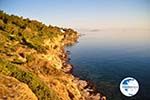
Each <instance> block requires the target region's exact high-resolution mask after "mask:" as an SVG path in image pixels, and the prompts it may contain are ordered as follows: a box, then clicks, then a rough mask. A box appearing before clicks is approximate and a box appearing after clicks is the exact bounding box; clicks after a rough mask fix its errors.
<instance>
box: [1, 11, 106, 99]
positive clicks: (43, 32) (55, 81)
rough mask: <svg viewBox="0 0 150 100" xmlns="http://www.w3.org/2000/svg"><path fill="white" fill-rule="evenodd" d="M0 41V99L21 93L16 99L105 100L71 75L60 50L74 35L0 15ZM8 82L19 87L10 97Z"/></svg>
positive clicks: (65, 56) (85, 83)
mask: <svg viewBox="0 0 150 100" xmlns="http://www.w3.org/2000/svg"><path fill="white" fill-rule="evenodd" d="M0 37H1V38H0V78H1V79H2V80H3V81H0V90H1V91H0V99H4V98H7V99H12V100H15V99H16V98H15V97H16V95H17V93H22V95H17V98H21V97H23V98H22V100H27V99H30V100H37V99H38V100H106V97H104V96H102V95H101V94H100V93H95V91H94V90H93V89H92V88H91V87H89V86H88V82H86V81H84V80H80V79H79V78H76V77H74V76H73V75H72V74H71V72H72V67H73V66H72V65H71V64H70V63H69V61H68V60H69V58H68V54H67V52H66V51H65V49H64V48H65V46H68V45H72V44H74V43H76V42H77V39H78V38H79V34H78V33H77V32H76V31H74V30H72V29H66V28H59V27H56V26H51V25H49V26H46V25H44V24H43V23H41V22H38V21H36V20H29V19H28V18H27V19H23V18H22V17H18V16H15V15H8V14H6V13H4V12H3V11H0ZM8 79H11V80H12V82H13V84H16V86H17V85H19V84H21V85H20V86H18V88H16V89H15V90H12V89H13V88H9V90H10V91H16V92H14V95H13V96H10V95H11V92H9V91H7V88H8V87H9V86H8V87H6V86H5V85H6V82H5V81H8ZM7 84H8V83H7ZM23 90H26V92H23ZM1 94H2V95H1ZM16 100H17V99H16Z"/></svg>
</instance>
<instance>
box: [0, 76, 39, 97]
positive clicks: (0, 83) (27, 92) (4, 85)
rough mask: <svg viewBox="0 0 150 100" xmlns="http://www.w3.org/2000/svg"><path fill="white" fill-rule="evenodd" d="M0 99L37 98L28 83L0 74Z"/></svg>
mask: <svg viewBox="0 0 150 100" xmlns="http://www.w3.org/2000/svg"><path fill="white" fill-rule="evenodd" d="M0 100H38V99H37V97H36V95H35V94H34V93H33V92H32V91H31V89H30V88H29V87H28V85H26V84H24V83H22V82H20V81H18V80H17V79H15V78H13V77H9V76H5V75H2V74H0Z"/></svg>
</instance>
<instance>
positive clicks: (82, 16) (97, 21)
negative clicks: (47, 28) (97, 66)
mask: <svg viewBox="0 0 150 100" xmlns="http://www.w3.org/2000/svg"><path fill="white" fill-rule="evenodd" d="M0 9H1V10H3V11H5V12H6V13H8V14H15V15H19V16H23V17H25V18H31V19H36V20H39V21H42V22H43V23H45V24H47V25H49V24H51V25H56V26H60V27H71V28H76V29H93V30H94V29H113V28H114V29H124V28H125V29H150V0H0Z"/></svg>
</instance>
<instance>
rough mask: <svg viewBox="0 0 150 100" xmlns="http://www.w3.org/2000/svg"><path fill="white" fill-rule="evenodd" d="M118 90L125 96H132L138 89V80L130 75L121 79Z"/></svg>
mask: <svg viewBox="0 0 150 100" xmlns="http://www.w3.org/2000/svg"><path fill="white" fill-rule="evenodd" d="M120 91H121V93H122V94H123V95H125V96H127V97H132V96H134V95H135V94H137V92H138V91H139V84H138V81H137V80H136V79H134V78H132V77H127V78H125V79H123V80H122V81H121V83H120Z"/></svg>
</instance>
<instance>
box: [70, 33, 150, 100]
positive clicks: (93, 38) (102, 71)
mask: <svg viewBox="0 0 150 100" xmlns="http://www.w3.org/2000/svg"><path fill="white" fill-rule="evenodd" d="M81 34H84V35H83V36H81V37H80V38H79V43H77V44H75V45H74V46H71V47H67V50H69V51H70V52H71V54H70V58H71V61H70V62H71V63H72V64H73V65H74V69H73V74H74V75H75V76H77V77H80V78H81V79H85V80H90V81H91V82H93V83H94V84H95V85H96V88H97V90H98V91H99V92H100V93H102V94H104V95H106V97H107V99H108V100H149V99H150V95H149V93H150V31H141V30H140V31H137V30H135V31H133V30H132V31H131V30H130V31H128V30H124V31H116V30H115V31H114V30H113V31H96V32H82V31H81ZM128 76H130V77H134V78H135V79H136V80H137V81H138V82H139V85H140V89H139V92H138V93H137V94H136V95H135V96H133V97H130V98H129V97H125V96H124V95H122V94H121V92H120V90H119V85H120V82H121V80H122V79H123V78H125V77H128Z"/></svg>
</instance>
